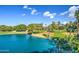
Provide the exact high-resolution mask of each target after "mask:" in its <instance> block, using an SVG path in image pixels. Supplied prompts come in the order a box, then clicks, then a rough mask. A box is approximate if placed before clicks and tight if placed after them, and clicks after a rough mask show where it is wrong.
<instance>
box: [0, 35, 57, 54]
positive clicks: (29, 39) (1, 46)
mask: <svg viewBox="0 0 79 59" xmlns="http://www.w3.org/2000/svg"><path fill="white" fill-rule="evenodd" d="M51 48H53V51H52V52H55V50H56V44H55V42H54V41H52V40H49V39H44V38H38V37H34V36H31V35H26V34H10V35H0V52H2V53H5V52H7V53H31V52H35V53H36V52H50V50H49V49H51Z"/></svg>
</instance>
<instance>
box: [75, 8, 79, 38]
mask: <svg viewBox="0 0 79 59" xmlns="http://www.w3.org/2000/svg"><path fill="white" fill-rule="evenodd" d="M75 17H76V20H77V37H78V38H79V9H78V10H76V12H75Z"/></svg>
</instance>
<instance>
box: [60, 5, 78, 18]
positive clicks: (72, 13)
mask: <svg viewBox="0 0 79 59" xmlns="http://www.w3.org/2000/svg"><path fill="white" fill-rule="evenodd" d="M78 8H79V6H71V7H70V8H69V9H68V10H67V11H65V12H63V13H60V15H66V14H68V17H71V18H74V14H75V11H76V10H78Z"/></svg>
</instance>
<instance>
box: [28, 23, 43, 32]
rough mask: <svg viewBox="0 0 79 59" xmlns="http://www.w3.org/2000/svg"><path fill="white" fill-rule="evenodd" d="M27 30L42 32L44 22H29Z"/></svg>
mask: <svg viewBox="0 0 79 59" xmlns="http://www.w3.org/2000/svg"><path fill="white" fill-rule="evenodd" d="M27 30H30V31H32V32H41V31H42V30H43V26H42V24H29V25H28V27H27Z"/></svg>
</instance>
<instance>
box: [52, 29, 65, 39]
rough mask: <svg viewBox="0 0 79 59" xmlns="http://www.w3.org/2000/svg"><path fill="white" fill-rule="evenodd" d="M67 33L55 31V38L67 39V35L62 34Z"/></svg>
mask: <svg viewBox="0 0 79 59" xmlns="http://www.w3.org/2000/svg"><path fill="white" fill-rule="evenodd" d="M64 32H65V31H63V30H56V31H54V33H55V34H54V36H53V37H58V38H64V37H65V34H62V33H64Z"/></svg>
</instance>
